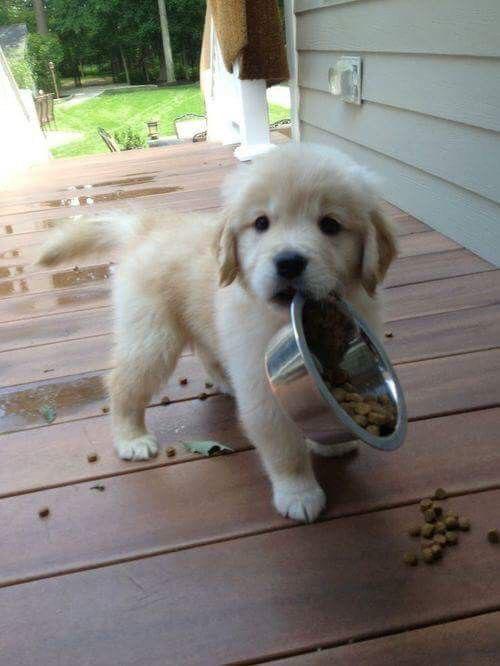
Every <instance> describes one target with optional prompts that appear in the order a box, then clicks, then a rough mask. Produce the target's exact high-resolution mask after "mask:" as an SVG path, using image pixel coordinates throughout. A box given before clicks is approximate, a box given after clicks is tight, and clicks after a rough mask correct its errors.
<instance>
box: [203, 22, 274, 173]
mask: <svg viewBox="0 0 500 666" xmlns="http://www.w3.org/2000/svg"><path fill="white" fill-rule="evenodd" d="M210 36H211V39H210V43H211V50H210V74H209V75H206V76H205V78H204V81H203V91H204V93H205V106H206V111H207V138H208V140H209V141H220V142H221V143H223V144H224V145H227V144H234V143H239V144H241V145H240V146H238V147H237V148H236V149H235V151H234V154H235V156H236V157H237V158H238V159H239V160H242V161H245V160H250V159H252V158H253V157H255V156H256V155H259V154H261V153H264V152H267V151H268V150H270V149H271V148H272V147H273V144H271V140H270V134H269V115H268V108H267V98H266V82H265V81H263V80H261V79H258V80H252V81H247V80H244V81H242V80H241V79H240V78H238V75H239V63H237V62H236V63H235V64H234V66H233V72H232V73H231V72H228V71H227V69H226V68H225V66H224V62H223V59H222V54H221V51H220V46H219V42H218V39H217V34H216V32H215V28H214V22H213V20H212V22H211V35H210ZM207 74H208V73H207Z"/></svg>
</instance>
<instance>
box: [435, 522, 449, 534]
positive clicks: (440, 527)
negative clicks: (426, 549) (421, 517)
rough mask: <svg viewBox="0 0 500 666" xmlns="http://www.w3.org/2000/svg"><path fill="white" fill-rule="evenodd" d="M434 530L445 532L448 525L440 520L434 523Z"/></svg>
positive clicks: (440, 532) (438, 532)
mask: <svg viewBox="0 0 500 666" xmlns="http://www.w3.org/2000/svg"><path fill="white" fill-rule="evenodd" d="M434 532H436V533H437V534H444V533H445V532H446V525H445V524H444V523H443V521H442V520H438V521H436V522H435V523H434Z"/></svg>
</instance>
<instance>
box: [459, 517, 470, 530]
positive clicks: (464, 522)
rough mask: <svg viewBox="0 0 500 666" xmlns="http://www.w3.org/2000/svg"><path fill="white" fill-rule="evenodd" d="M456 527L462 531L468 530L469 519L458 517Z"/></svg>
mask: <svg viewBox="0 0 500 666" xmlns="http://www.w3.org/2000/svg"><path fill="white" fill-rule="evenodd" d="M458 529H459V530H460V531H462V532H468V531H469V530H470V520H469V519H468V518H459V520H458Z"/></svg>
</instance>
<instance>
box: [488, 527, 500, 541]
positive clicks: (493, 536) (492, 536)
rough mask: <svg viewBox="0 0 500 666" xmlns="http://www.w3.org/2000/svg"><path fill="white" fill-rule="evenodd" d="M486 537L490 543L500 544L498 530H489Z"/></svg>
mask: <svg viewBox="0 0 500 666" xmlns="http://www.w3.org/2000/svg"><path fill="white" fill-rule="evenodd" d="M486 536H487V537H488V541H489V542H490V543H500V532H499V531H498V530H488V534H487V535H486Z"/></svg>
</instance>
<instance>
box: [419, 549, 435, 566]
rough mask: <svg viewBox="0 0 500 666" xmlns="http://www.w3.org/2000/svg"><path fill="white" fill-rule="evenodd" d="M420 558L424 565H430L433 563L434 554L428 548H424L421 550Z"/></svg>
mask: <svg viewBox="0 0 500 666" xmlns="http://www.w3.org/2000/svg"><path fill="white" fill-rule="evenodd" d="M422 558H423V560H424V562H426V564H430V563H431V562H434V553H433V552H432V550H431V549H430V548H424V549H423V550H422Z"/></svg>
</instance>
